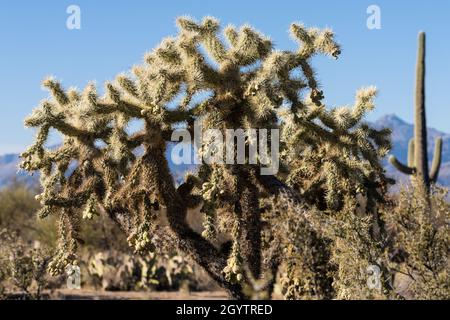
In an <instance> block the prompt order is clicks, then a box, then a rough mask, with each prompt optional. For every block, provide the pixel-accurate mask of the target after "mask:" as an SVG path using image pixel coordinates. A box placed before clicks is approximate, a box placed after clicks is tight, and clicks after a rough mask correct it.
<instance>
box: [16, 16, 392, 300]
mask: <svg viewBox="0 0 450 320" xmlns="http://www.w3.org/2000/svg"><path fill="white" fill-rule="evenodd" d="M177 24H178V27H179V34H178V35H177V36H176V37H174V38H167V39H165V40H163V41H162V43H161V44H160V45H159V46H158V47H157V48H156V49H154V50H153V51H152V52H150V53H149V54H147V55H146V56H145V63H144V64H143V65H139V66H136V67H134V68H133V69H132V73H131V74H120V75H119V76H118V77H117V78H116V79H115V80H114V81H113V82H108V83H106V85H105V94H104V96H99V95H98V93H97V89H96V87H95V85H94V84H89V85H88V86H87V87H86V88H85V89H84V90H83V91H82V92H79V91H78V90H76V89H69V90H64V89H63V88H62V86H61V84H60V83H59V82H57V81H56V80H54V79H53V78H49V79H47V80H45V81H44V82H43V86H44V87H46V88H47V89H49V91H50V93H51V97H50V98H49V99H47V100H45V101H43V102H42V103H41V105H40V106H39V107H38V108H37V109H35V110H34V112H33V113H32V114H31V116H29V117H28V118H27V119H26V121H25V124H26V125H27V126H28V127H35V128H37V129H38V133H37V137H36V142H35V143H34V145H32V146H31V147H30V148H29V149H28V150H27V151H26V152H24V153H23V154H22V158H23V163H22V168H23V169H25V170H28V171H36V170H39V171H40V172H41V181H42V186H43V193H42V194H41V195H40V196H39V199H40V201H41V203H42V205H43V207H42V210H41V211H40V216H41V217H45V216H48V215H58V216H59V217H60V236H61V243H60V251H61V253H60V255H58V256H57V259H56V260H55V261H54V263H53V264H52V267H53V269H54V270H61V268H63V267H64V264H67V263H70V261H71V260H73V259H75V255H76V249H77V246H78V244H79V243H80V242H81V239H79V228H80V223H79V221H80V219H81V217H82V216H83V212H84V217H85V218H90V217H92V215H93V213H94V208H98V209H100V211H102V212H105V213H106V214H107V215H108V216H109V217H111V219H113V220H114V221H115V222H117V223H118V224H119V225H120V226H121V228H122V230H123V231H124V232H125V233H126V234H127V236H128V239H129V241H130V244H131V245H133V246H134V247H135V248H136V249H137V250H138V251H140V252H142V251H145V250H146V249H147V250H148V249H151V248H152V246H148V245H147V244H149V243H150V242H151V239H152V238H153V237H154V236H155V235H158V237H159V239H162V240H166V242H170V243H172V244H175V245H176V246H177V247H178V248H179V249H180V250H181V251H183V252H185V253H186V254H188V255H190V256H191V257H192V258H193V259H194V260H195V261H196V262H197V263H198V264H200V265H201V266H202V267H203V268H204V269H205V270H206V271H207V272H208V274H209V275H210V276H211V277H212V278H213V279H214V280H215V281H217V282H218V283H219V284H220V285H221V286H222V287H223V288H225V289H226V290H228V292H229V293H230V294H231V295H232V296H233V297H235V298H242V297H243V294H242V282H243V281H246V279H248V278H249V277H246V276H245V275H244V274H243V273H242V270H246V269H248V270H249V272H251V278H252V279H256V280H257V279H258V278H260V276H261V275H262V274H263V273H264V272H265V271H264V270H263V269H264V263H262V243H261V233H262V231H263V224H262V222H261V213H260V211H261V210H260V209H261V208H260V200H261V199H263V198H265V197H269V196H276V197H278V196H280V195H281V194H283V196H285V197H288V198H289V199H290V200H292V201H294V203H295V205H297V206H298V209H299V215H304V217H306V218H307V217H308V215H309V213H308V210H307V206H306V205H311V204H319V205H321V204H324V207H323V208H324V209H325V208H333V209H336V208H339V207H341V206H342V205H341V202H342V201H343V200H342V199H343V196H344V195H346V194H351V195H355V194H357V193H361V194H363V195H366V196H367V199H368V200H369V202H374V201H377V200H379V199H380V198H381V192H382V190H383V186H384V185H385V184H386V183H387V180H386V178H385V176H384V173H383V170H382V168H381V166H380V163H379V158H380V157H381V156H383V155H384V154H385V153H386V152H387V150H388V149H389V139H388V135H389V131H387V130H381V131H377V130H375V129H373V128H371V127H370V126H368V125H367V124H364V123H362V122H361V120H362V118H363V116H364V114H365V113H366V112H367V111H369V110H371V109H372V108H373V98H374V96H375V89H373V88H369V89H364V90H361V91H359V92H358V94H357V98H356V103H355V106H354V108H334V109H331V110H330V109H329V108H327V107H326V106H325V105H324V103H323V101H322V100H323V97H324V95H323V92H322V91H321V90H320V88H319V85H318V82H317V80H316V77H315V74H314V71H313V68H312V66H311V63H310V60H311V58H312V57H313V56H315V55H319V54H322V55H327V56H330V57H332V58H337V57H338V56H339V54H340V47H339V45H338V44H337V43H336V42H335V40H334V35H333V33H332V31H331V30H329V29H325V30H319V29H307V28H305V27H304V26H303V25H301V24H295V23H294V24H292V25H291V28H290V33H291V36H292V38H293V39H294V40H295V41H296V42H297V43H298V44H299V48H298V49H297V50H295V51H279V50H275V49H274V48H273V43H272V41H271V40H270V39H269V38H267V37H265V36H264V35H262V34H260V33H259V32H257V31H256V30H254V29H253V28H252V27H250V26H248V25H244V26H242V27H241V28H240V29H237V28H235V27H234V26H228V27H226V28H225V30H224V33H223V35H224V38H225V39H226V41H227V42H226V43H225V42H224V41H223V37H221V36H220V35H219V29H220V27H219V22H218V21H217V20H216V19H214V18H211V17H206V18H204V19H203V21H202V22H200V23H199V22H196V21H194V20H192V19H190V18H187V17H181V18H179V19H178V20H177ZM205 93H207V94H205ZM180 97H181V98H180ZM199 118H202V119H203V120H204V121H203V127H204V129H209V128H214V129H219V130H225V129H237V128H242V129H244V130H245V129H248V128H259V129H272V128H281V129H282V132H283V138H282V153H283V159H281V160H282V166H283V168H284V169H285V170H286V171H287V172H288V176H287V179H285V178H284V177H285V175H280V177H279V178H277V177H275V176H273V175H272V176H263V175H260V172H259V170H258V169H259V167H258V165H253V164H244V165H214V167H213V166H211V165H207V164H204V165H202V166H201V168H200V169H199V171H198V174H196V175H195V176H190V178H188V179H187V180H186V182H185V183H184V184H182V185H180V186H179V187H178V188H176V187H175V184H174V181H173V178H172V176H171V174H170V172H169V167H168V161H167V159H166V156H165V150H166V143H167V142H168V141H169V140H170V136H171V132H172V130H173V129H174V127H175V126H177V127H179V125H180V124H185V125H186V126H187V128H188V129H192V128H193V123H194V120H196V119H199ZM133 119H140V120H142V122H143V123H144V125H143V128H142V130H140V131H139V132H136V133H134V134H130V133H129V131H128V130H127V128H128V125H129V123H130V121H131V120H133ZM50 130H56V131H58V132H60V133H62V135H63V136H64V140H63V143H62V145H60V146H59V147H58V148H57V149H56V150H49V149H46V148H45V142H46V140H47V137H48V134H49V132H50ZM137 148H140V150H142V153H139V155H137V154H138V153H136V152H133V151H134V150H135V149H137ZM69 166H70V168H73V167H75V168H74V169H73V170H68V168H69ZM218 177H220V178H218ZM283 180H284V181H283ZM286 182H288V183H289V184H290V185H291V186H288V184H287V183H286ZM297 191H299V192H300V194H299V192H297ZM200 204H201V205H202V206H203V210H202V211H203V212H204V213H205V214H206V216H207V218H206V226H207V230H206V231H205V233H204V236H202V235H200V234H198V233H196V232H194V231H193V230H192V228H191V227H190V226H189V225H188V223H187V222H186V219H185V218H186V212H187V210H188V209H189V208H193V207H196V206H198V205H200ZM161 208H164V209H165V210H160V209H161ZM219 208H220V210H219ZM163 212H164V214H166V215H167V220H168V224H169V228H168V229H169V230H168V232H167V231H166V230H165V229H163V228H160V227H159V226H158V221H159V220H158V217H159V216H160V215H161V214H163ZM219 212H228V213H229V214H228V215H226V217H227V218H226V219H228V220H227V221H226V222H225V223H222V224H225V225H228V226H233V227H231V228H229V229H232V232H231V236H232V238H233V239H232V250H231V251H230V250H220V249H217V246H216V245H215V244H214V241H210V239H209V238H214V236H215V234H214V232H215V230H216V227H215V226H214V223H215V221H216V217H217V220H220V219H221V217H220V216H217V214H218V213H219ZM142 226H145V227H142ZM279 256H282V255H279ZM241 260H242V261H241ZM242 265H245V266H246V267H245V268H244V267H243V266H242Z"/></svg>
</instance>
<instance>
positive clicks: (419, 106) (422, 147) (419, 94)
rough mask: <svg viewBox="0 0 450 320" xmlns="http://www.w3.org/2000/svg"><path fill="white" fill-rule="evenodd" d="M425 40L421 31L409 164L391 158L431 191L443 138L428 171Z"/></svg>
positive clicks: (437, 170) (437, 168)
mask: <svg viewBox="0 0 450 320" xmlns="http://www.w3.org/2000/svg"><path fill="white" fill-rule="evenodd" d="M425 40H426V38H425V33H424V32H421V33H419V48H418V52H417V66H416V93H415V126H414V138H413V139H411V141H410V142H409V147H408V165H404V164H402V163H401V162H400V161H398V160H397V159H396V158H395V157H394V156H391V158H390V159H389V160H390V162H391V164H392V165H393V166H394V167H396V168H397V170H399V171H400V172H402V173H404V174H409V175H412V176H414V177H415V178H416V179H418V180H419V181H421V182H422V183H423V184H424V186H425V188H426V190H428V191H429V189H430V185H431V183H434V182H436V181H437V177H438V174H439V168H440V165H441V154H442V139H441V138H437V139H436V144H435V150H434V157H433V164H432V167H431V173H430V172H429V171H428V153H427V149H428V148H427V119H426V112H425V49H426V48H425Z"/></svg>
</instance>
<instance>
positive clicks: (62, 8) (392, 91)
mask: <svg viewBox="0 0 450 320" xmlns="http://www.w3.org/2000/svg"><path fill="white" fill-rule="evenodd" d="M155 3H156V1H138V0H135V1H132V0H128V1H123V0H114V1H106V0H96V1H92V0H91V1H87V0H71V1H63V0H59V1H57V2H56V1H50V0H41V1H23V0H15V1H11V0H10V1H1V3H0V39H1V47H0V92H1V100H0V128H1V132H2V134H1V138H0V154H3V153H7V152H18V151H21V150H23V149H24V148H25V146H27V145H29V144H30V143H31V142H32V137H33V134H34V132H33V130H30V129H24V128H23V119H24V117H25V116H26V115H27V114H29V113H30V112H31V110H32V108H34V107H35V106H36V105H37V104H38V103H39V101H40V100H41V99H43V98H45V97H46V96H47V93H46V92H45V91H43V90H42V89H41V87H40V82H41V80H42V79H43V78H44V77H46V76H47V75H54V76H56V77H57V78H58V79H60V80H62V82H63V85H64V86H65V87H69V86H77V87H80V88H81V87H84V85H86V83H87V82H88V81H89V80H96V81H97V83H98V84H99V85H100V86H102V83H103V82H104V81H105V80H110V79H113V78H114V76H115V75H116V74H118V73H119V72H122V71H125V70H128V69H129V68H130V67H131V66H132V65H133V64H136V63H139V62H141V60H142V56H143V54H144V53H145V52H146V51H149V50H150V49H152V48H153V47H154V46H156V45H157V44H158V43H159V42H160V40H161V39H162V38H163V37H166V36H168V35H173V34H175V33H176V28H175V23H174V21H175V18H176V17H177V16H179V15H185V14H188V15H190V16H192V17H194V18H197V19H201V18H202V17H203V16H205V15H212V16H215V17H217V18H219V19H220V20H221V21H222V23H223V24H224V25H225V24H228V23H233V24H236V25H240V24H243V23H247V22H248V23H250V24H252V25H253V26H255V27H256V28H257V29H258V30H260V31H261V32H263V33H264V34H266V35H269V36H271V38H272V39H273V40H274V42H275V44H276V47H277V48H279V49H294V48H295V43H294V42H292V40H290V38H289V36H288V33H287V30H288V27H289V24H290V23H291V22H293V21H301V22H304V23H305V24H306V25H308V26H317V27H331V28H333V30H334V31H335V33H336V34H337V39H338V41H339V42H340V43H341V45H342V47H343V53H342V55H341V58H340V59H339V60H337V61H334V60H331V59H327V58H315V59H314V66H315V68H316V71H317V72H318V77H319V80H320V82H321V84H322V87H323V89H324V93H325V97H326V102H327V104H329V105H331V106H334V105H342V104H351V103H352V102H353V97H354V94H355V90H356V89H358V88H360V87H361V86H368V85H375V86H377V87H378V89H379V97H378V98H377V101H376V105H377V108H376V110H375V111H374V112H373V113H372V114H371V115H370V116H369V117H368V120H374V119H376V118H378V117H380V116H382V115H384V114H388V113H395V114H397V115H398V116H400V117H401V118H403V119H405V120H406V121H408V122H412V119H413V89H414V72H415V71H414V69H415V59H416V45H417V33H418V32H419V31H420V30H424V31H426V32H427V47H428V48H427V50H428V52H427V112H428V124H429V126H432V127H435V128H437V129H439V130H443V131H446V132H450V124H449V120H450V97H449V95H450V59H449V57H450V42H449V41H448V40H449V35H450V22H449V21H450V19H449V15H450V1H449V0H436V1H433V4H432V5H430V2H426V1H420V2H419V1H406V0H396V1H381V0H371V1H366V0H358V1H356V0H353V1H350V0H349V1H339V2H338V1H331V0H329V1H325V0H314V1H311V0H310V1H303V0H295V1H288V0H277V1H274V0H271V1H267V0H266V1H262V0H251V1H249V0H245V1H244V0H239V1H237V0H228V1H211V0H209V1H205V0H196V1H181V0H179V1H175V0H165V1H158V3H159V4H155ZM71 4H75V5H78V6H79V7H80V8H81V30H68V29H67V28H66V19H67V17H68V14H67V13H66V9H67V7H68V6H69V5H71ZM371 4H375V5H378V6H379V7H380V8H381V26H382V28H381V29H380V30H369V29H368V28H367V27H366V20H367V17H368V14H367V13H366V9H367V7H368V6H369V5H371Z"/></svg>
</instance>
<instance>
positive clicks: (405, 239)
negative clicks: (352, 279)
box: [384, 181, 450, 299]
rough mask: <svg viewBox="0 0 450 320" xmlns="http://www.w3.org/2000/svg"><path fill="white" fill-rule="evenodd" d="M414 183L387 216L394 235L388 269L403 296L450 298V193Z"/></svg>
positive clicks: (385, 214)
mask: <svg viewBox="0 0 450 320" xmlns="http://www.w3.org/2000/svg"><path fill="white" fill-rule="evenodd" d="M428 192H429V191H428V189H427V187H426V186H423V185H422V184H420V183H418V182H417V181H413V183H412V185H411V186H405V187H403V188H402V190H401V191H400V193H399V195H398V196H397V197H396V205H395V206H394V207H391V208H388V209H387V210H385V212H384V217H385V219H386V221H387V227H388V229H389V231H390V235H391V239H390V242H391V246H392V250H391V252H390V256H389V259H388V260H389V262H390V265H389V267H390V268H391V269H392V270H393V271H394V272H396V283H397V285H398V287H400V288H401V292H400V293H401V294H402V295H403V296H404V297H406V298H412V299H449V298H450V263H449V261H448V256H449V250H450V224H449V223H450V204H449V202H448V200H447V199H448V191H447V190H446V189H444V188H441V187H438V186H433V187H432V189H431V190H430V194H428Z"/></svg>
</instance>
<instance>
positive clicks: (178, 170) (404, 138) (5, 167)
mask: <svg viewBox="0 0 450 320" xmlns="http://www.w3.org/2000/svg"><path fill="white" fill-rule="evenodd" d="M373 125H374V126H375V127H376V128H386V127H387V128H391V129H392V130H393V133H392V143H393V149H392V151H391V154H393V155H395V156H396V157H397V158H398V159H399V160H401V161H402V162H404V163H406V162H407V158H408V142H409V140H410V139H411V138H412V137H413V135H414V126H413V125H412V124H409V123H406V122H405V121H403V120H402V119H400V118H399V117H397V116H395V115H393V114H391V115H386V116H384V117H381V118H380V119H378V120H377V121H375V122H374V123H373ZM439 136H440V137H442V139H443V144H442V165H441V170H440V173H439V180H438V182H439V183H440V184H441V185H443V186H447V187H450V134H447V133H442V132H440V131H438V130H436V129H433V128H429V129H428V155H429V159H430V161H431V159H432V157H433V150H434V139H435V138H436V137H439ZM170 151H171V146H169V150H168V153H169V152H170ZM169 158H170V157H169ZM19 161H20V160H19V156H18V155H17V154H6V155H3V156H0V187H1V186H5V185H7V184H8V183H10V182H11V181H13V180H14V179H15V180H17V181H23V182H25V183H27V184H33V183H36V182H37V179H38V175H37V174H35V175H34V176H30V175H28V174H27V173H25V172H23V171H19V172H18V164H19ZM384 163H385V166H386V170H387V172H388V175H389V176H391V177H393V178H395V179H396V180H398V181H404V182H407V181H408V179H409V177H408V176H406V175H404V174H402V173H400V172H398V171H397V170H396V169H395V168H393V167H392V166H391V165H390V164H389V163H388V162H387V159H386V160H384ZM169 167H170V170H171V171H172V174H173V176H174V178H175V180H176V181H177V182H178V183H180V182H181V181H182V180H183V176H184V174H185V172H187V171H189V170H195V165H175V164H173V163H172V162H170V163H169Z"/></svg>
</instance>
